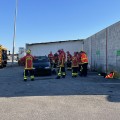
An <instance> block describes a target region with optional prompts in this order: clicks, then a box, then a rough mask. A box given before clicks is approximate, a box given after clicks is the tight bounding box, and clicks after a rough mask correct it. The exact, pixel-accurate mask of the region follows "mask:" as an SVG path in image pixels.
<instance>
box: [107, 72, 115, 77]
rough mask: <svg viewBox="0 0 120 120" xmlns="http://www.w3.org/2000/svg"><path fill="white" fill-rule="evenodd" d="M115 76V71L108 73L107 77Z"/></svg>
mask: <svg viewBox="0 0 120 120" xmlns="http://www.w3.org/2000/svg"><path fill="white" fill-rule="evenodd" d="M113 77H114V72H111V73H110V74H108V75H106V77H105V78H113Z"/></svg>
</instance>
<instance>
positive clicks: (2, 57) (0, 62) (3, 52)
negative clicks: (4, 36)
mask: <svg viewBox="0 0 120 120" xmlns="http://www.w3.org/2000/svg"><path fill="white" fill-rule="evenodd" d="M6 65H7V49H6V48H5V47H3V46H2V45H0V68H3V67H6Z"/></svg>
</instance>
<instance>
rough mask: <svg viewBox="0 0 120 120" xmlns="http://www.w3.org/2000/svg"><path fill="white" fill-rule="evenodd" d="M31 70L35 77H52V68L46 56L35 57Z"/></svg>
mask: <svg viewBox="0 0 120 120" xmlns="http://www.w3.org/2000/svg"><path fill="white" fill-rule="evenodd" d="M33 68H34V74H35V76H42V75H52V68H51V65H50V61H49V58H48V57H47V56H36V57H35V60H34V61H33Z"/></svg>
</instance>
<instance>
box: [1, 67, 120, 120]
mask: <svg viewBox="0 0 120 120" xmlns="http://www.w3.org/2000/svg"><path fill="white" fill-rule="evenodd" d="M22 73H23V67H19V66H14V67H10V66H8V67H6V68H4V69H0V120H119V119H120V80H117V79H110V80H109V79H104V78H103V77H102V76H97V74H96V73H89V74H88V77H79V76H78V77H77V78H72V77H71V71H67V76H66V78H61V79H55V77H56V76H55V75H52V76H47V77H36V78H35V81H30V80H28V81H27V82H24V81H23V75H22Z"/></svg>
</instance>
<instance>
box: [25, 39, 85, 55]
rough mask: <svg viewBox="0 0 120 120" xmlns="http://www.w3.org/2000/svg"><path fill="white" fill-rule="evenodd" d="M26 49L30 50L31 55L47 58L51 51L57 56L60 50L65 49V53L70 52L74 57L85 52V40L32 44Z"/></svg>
mask: <svg viewBox="0 0 120 120" xmlns="http://www.w3.org/2000/svg"><path fill="white" fill-rule="evenodd" d="M26 49H30V50H31V54H32V55H34V56H42V55H46V56H47V55H48V54H49V53H50V51H52V53H53V54H55V53H56V52H57V51H58V50H59V49H63V50H64V51H65V52H67V51H69V52H70V53H71V54H72V55H73V53H74V52H79V51H81V50H83V40H82V39H80V40H66V41H56V42H44V43H32V44H26Z"/></svg>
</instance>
